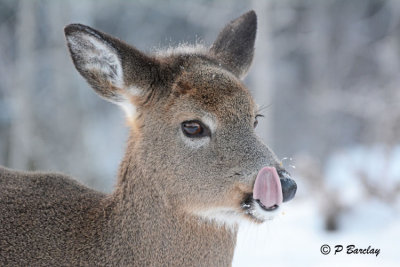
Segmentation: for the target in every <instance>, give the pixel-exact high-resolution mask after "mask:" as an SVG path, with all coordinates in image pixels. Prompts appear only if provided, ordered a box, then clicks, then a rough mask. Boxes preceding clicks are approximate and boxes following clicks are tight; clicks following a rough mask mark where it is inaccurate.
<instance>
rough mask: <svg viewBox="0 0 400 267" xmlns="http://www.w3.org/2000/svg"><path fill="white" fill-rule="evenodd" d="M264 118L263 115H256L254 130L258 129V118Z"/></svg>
mask: <svg viewBox="0 0 400 267" xmlns="http://www.w3.org/2000/svg"><path fill="white" fill-rule="evenodd" d="M262 117H264V115H261V114H257V115H256V117H255V118H254V128H256V127H257V125H258V118H262Z"/></svg>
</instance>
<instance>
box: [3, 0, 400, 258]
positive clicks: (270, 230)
mask: <svg viewBox="0 0 400 267" xmlns="http://www.w3.org/2000/svg"><path fill="white" fill-rule="evenodd" d="M250 9H254V10H255V11H256V12H257V14H258V22H259V24H258V25H259V26H258V35H257V42H256V53H255V59H254V63H253V66H252V68H251V70H250V72H249V75H248V76H247V78H246V79H245V81H244V82H245V84H246V85H247V86H248V87H249V88H250V90H251V92H252V94H253V95H254V96H255V98H256V101H257V102H258V104H259V105H260V106H261V107H262V112H261V113H263V114H264V115H265V119H264V120H262V121H260V123H259V127H258V133H259V134H260V135H261V137H262V138H263V140H264V141H265V142H266V143H267V144H268V145H269V146H270V147H271V148H272V149H273V150H274V151H275V152H276V154H277V155H278V156H279V157H280V158H281V159H282V161H283V163H284V164H285V166H286V168H287V169H288V170H289V171H290V172H292V174H293V176H294V177H295V179H296V181H297V183H298V186H299V189H298V194H297V196H296V198H295V199H294V200H293V201H291V202H290V203H288V204H287V205H286V211H285V212H284V213H282V216H280V217H279V218H277V219H276V220H274V221H272V222H268V223H266V224H265V225H263V226H261V227H255V226H251V225H248V226H244V227H242V228H241V229H240V232H239V238H238V246H237V249H236V253H235V257H234V261H233V266H267V265H269V266H293V265H295V266H301V265H304V266H337V265H338V264H342V265H344V266H399V265H398V264H399V263H400V254H399V253H398V252H399V248H400V197H399V195H400V89H399V87H400V75H399V74H400V1H396V0H391V1H383V0H351V1H344V0H327V1H317V0H314V1H311V0H265V1H263V0H259V1H241V0H234V1H210V0H199V1H194V0H193V1H184V0H178V1H165V0H163V1H162V0H147V1H144V0H143V1H126V0H117V1H95V0H88V1H50V0H47V1H39V0H35V1H34V0H0V165H4V166H7V167H10V168H17V169H23V170H52V171H59V172H64V173H67V174H69V175H72V176H75V177H78V178H79V179H80V180H81V181H82V182H83V183H85V184H86V185H88V186H90V187H93V188H96V189H98V190H101V191H104V192H111V191H112V188H113V184H114V183H115V180H116V173H117V169H118V164H119V161H120V160H121V158H122V156H123V152H124V147H125V142H126V140H127V134H128V129H127V127H126V126H125V123H124V115H123V113H122V111H120V110H119V108H117V107H116V106H114V105H112V104H111V103H108V102H106V101H104V100H102V99H100V98H99V97H97V96H96V95H95V93H94V92H93V91H92V90H91V89H90V88H89V86H88V85H87V84H86V83H85V82H84V80H83V78H81V77H80V76H79V74H78V72H77V71H76V70H75V68H74V67H73V64H72V61H71V60H70V58H69V55H68V51H67V49H66V45H65V41H64V35H63V27H64V26H65V25H66V24H69V23H74V22H78V23H83V24H87V25H90V26H92V27H94V28H97V29H99V30H101V31H104V32H107V33H109V34H112V35H114V36H117V37H119V38H120V39H123V40H125V41H127V42H128V43H131V44H133V45H135V46H136V47H137V48H139V49H141V50H144V51H146V52H154V51H156V50H158V49H160V48H168V47H169V46H174V45H177V44H180V43H182V42H184V43H196V42H203V43H205V44H208V45H210V44H211V43H212V42H213V40H214V39H215V38H216V36H217V34H218V32H219V30H221V29H222V27H223V26H224V25H225V24H226V23H228V22H229V21H230V20H232V19H234V18H236V17H238V16H240V15H241V14H242V13H244V12H246V11H248V10H250ZM323 244H328V245H330V246H331V247H333V246H335V245H343V246H344V247H346V246H347V245H351V244H354V245H355V246H356V247H358V248H368V246H371V248H375V249H380V250H381V251H380V254H379V255H378V256H377V257H376V256H375V255H354V254H353V255H347V254H346V252H345V250H344V251H343V252H342V253H341V254H340V255H332V253H333V252H331V255H326V256H325V255H322V254H321V252H320V247H321V245H323Z"/></svg>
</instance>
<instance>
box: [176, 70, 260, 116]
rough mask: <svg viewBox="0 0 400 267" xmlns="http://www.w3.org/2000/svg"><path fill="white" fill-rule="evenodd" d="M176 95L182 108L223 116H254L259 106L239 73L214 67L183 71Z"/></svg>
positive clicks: (178, 104)
mask: <svg viewBox="0 0 400 267" xmlns="http://www.w3.org/2000/svg"><path fill="white" fill-rule="evenodd" d="M173 98H174V102H175V103H176V104H177V106H178V107H180V109H182V110H186V111H187V110H191V111H192V112H197V110H198V109H201V110H202V111H206V112H209V113H211V114H213V115H215V116H216V117H218V118H223V119H232V118H234V119H243V118H244V117H252V116H254V112H255V108H256V107H255V104H254V101H253V98H252V96H251V94H250V93H249V91H248V89H247V88H246V87H245V86H244V85H243V84H242V83H241V82H240V81H239V80H238V79H237V78H236V77H234V76H233V75H232V74H230V73H228V72H227V71H224V70H215V69H213V68H202V69H199V70H197V71H196V72H192V73H184V74H182V76H181V77H180V78H179V79H178V81H177V82H176V84H175V87H174V93H173Z"/></svg>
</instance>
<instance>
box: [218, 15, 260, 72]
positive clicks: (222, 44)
mask: <svg viewBox="0 0 400 267" xmlns="http://www.w3.org/2000/svg"><path fill="white" fill-rule="evenodd" d="M256 31H257V16H256V13H255V12H254V11H249V12H247V13H245V14H243V15H242V16H240V17H239V18H237V19H235V20H233V21H231V22H230V23H229V24H228V25H226V26H225V28H224V29H223V30H222V31H221V32H220V33H219V35H218V37H217V40H215V42H214V44H213V45H212V46H211V48H210V53H211V55H212V56H214V57H215V58H216V59H217V60H218V61H219V62H221V63H222V64H223V65H224V67H226V68H227V69H229V70H230V71H232V72H233V73H234V74H235V75H236V76H238V77H239V78H243V77H244V76H245V75H246V73H247V71H248V69H249V67H250V65H251V62H252V60H253V54H254V42H255V39H256Z"/></svg>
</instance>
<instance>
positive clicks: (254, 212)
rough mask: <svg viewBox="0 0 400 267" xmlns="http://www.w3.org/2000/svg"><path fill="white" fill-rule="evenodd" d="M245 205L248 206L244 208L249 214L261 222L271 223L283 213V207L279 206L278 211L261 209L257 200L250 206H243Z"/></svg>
mask: <svg viewBox="0 0 400 267" xmlns="http://www.w3.org/2000/svg"><path fill="white" fill-rule="evenodd" d="M243 205H247V207H244V208H246V213H247V214H249V215H251V216H253V217H254V218H256V219H257V220H259V221H261V222H265V221H270V220H272V219H274V218H275V217H276V216H277V215H279V214H280V213H282V206H279V207H278V208H277V209H275V210H272V211H266V210H264V209H263V208H261V206H260V205H259V204H258V203H257V202H256V201H255V200H252V202H251V204H250V205H249V204H243Z"/></svg>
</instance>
